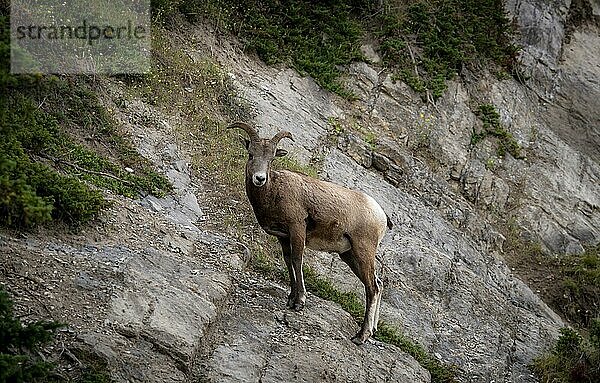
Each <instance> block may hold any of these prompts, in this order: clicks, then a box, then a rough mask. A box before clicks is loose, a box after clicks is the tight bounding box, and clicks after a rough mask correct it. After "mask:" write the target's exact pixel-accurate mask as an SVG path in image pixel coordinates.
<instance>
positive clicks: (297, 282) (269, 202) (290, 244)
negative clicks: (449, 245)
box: [228, 122, 392, 344]
mask: <svg viewBox="0 0 600 383" xmlns="http://www.w3.org/2000/svg"><path fill="white" fill-rule="evenodd" d="M228 128H239V129H242V130H243V131H245V132H246V133H247V134H248V138H249V139H245V138H244V139H243V141H244V144H245V146H246V149H247V151H248V162H247V163H246V194H247V195H248V199H249V200H250V204H251V205H252V208H253V210H254V214H255V215H256V219H257V221H258V223H259V224H260V226H261V227H262V228H263V230H264V231H265V232H267V233H268V234H271V235H274V236H276V237H277V239H278V240H279V243H280V244H281V249H282V251H283V258H284V260H285V264H286V266H287V269H288V273H289V277H290V286H291V292H290V295H289V296H288V302H287V306H288V307H289V308H293V309H294V310H296V311H299V310H302V309H303V307H304V303H305V301H306V290H305V287H304V277H303V274H302V256H303V253H304V247H305V246H306V247H308V248H310V249H313V250H318V251H327V252H335V253H338V254H339V255H340V257H341V259H342V260H343V261H344V262H345V263H346V264H348V266H350V269H352V271H353V272H354V274H356V276H357V277H358V278H359V279H360V280H361V282H362V283H363V284H364V286H365V296H366V306H365V317H364V320H363V323H362V326H361V329H360V331H359V332H358V333H357V334H356V335H355V336H354V337H353V338H352V341H353V342H354V343H356V344H362V343H364V342H366V340H367V339H368V338H369V337H370V336H371V335H372V334H373V333H374V332H375V331H376V330H377V322H378V319H379V306H380V303H381V292H382V288H383V283H382V282H381V280H380V279H379V278H378V277H377V275H376V274H375V252H376V251H377V247H378V246H379V243H380V242H381V239H382V238H383V236H384V234H385V231H386V226H387V227H389V228H391V227H392V223H391V221H390V219H389V218H388V216H387V215H386V214H385V212H384V211H383V209H382V208H381V206H379V204H378V203H377V202H375V200H374V199H373V198H372V197H370V196H368V195H367V194H365V193H362V192H358V191H355V190H350V189H347V188H345V187H342V186H339V185H336V184H333V183H330V182H325V181H320V180H316V179H313V178H310V177H308V176H305V175H303V174H299V173H295V172H291V171H287V170H280V171H275V170H271V162H272V161H273V159H274V158H275V157H281V156H285V155H286V154H287V152H286V151H285V150H283V149H278V148H277V144H278V143H279V141H280V140H281V139H283V138H289V139H291V140H292V141H293V138H292V134H291V133H290V132H287V131H280V132H279V133H277V134H276V135H275V136H274V137H273V138H271V139H265V138H259V136H258V133H257V131H256V130H255V129H254V128H253V127H252V126H250V125H248V124H246V123H243V122H236V123H234V124H232V125H230V126H228Z"/></svg>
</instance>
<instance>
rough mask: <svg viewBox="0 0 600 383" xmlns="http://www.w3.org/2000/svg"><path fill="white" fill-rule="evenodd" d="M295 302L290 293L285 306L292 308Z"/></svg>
mask: <svg viewBox="0 0 600 383" xmlns="http://www.w3.org/2000/svg"><path fill="white" fill-rule="evenodd" d="M295 303H296V300H295V299H294V296H293V295H292V294H290V296H289V297H288V300H287V305H286V306H287V308H288V309H293V308H294V304H295Z"/></svg>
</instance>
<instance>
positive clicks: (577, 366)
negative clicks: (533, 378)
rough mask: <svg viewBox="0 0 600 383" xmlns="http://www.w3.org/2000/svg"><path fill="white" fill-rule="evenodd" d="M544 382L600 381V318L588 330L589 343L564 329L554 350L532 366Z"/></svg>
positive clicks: (570, 329)
mask: <svg viewBox="0 0 600 383" xmlns="http://www.w3.org/2000/svg"><path fill="white" fill-rule="evenodd" d="M533 369H534V371H535V372H536V373H537V374H538V376H539V377H540V381H541V382H542V383H593V382H598V381H600V319H595V320H593V321H592V324H591V326H590V328H589V340H587V339H585V338H583V337H582V336H581V335H580V334H579V333H578V332H577V331H575V330H574V329H572V328H568V327H565V328H562V329H561V330H560V338H558V341H557V342H556V345H555V346H554V349H552V350H551V351H550V352H549V353H548V354H547V355H544V356H543V357H541V358H538V359H536V360H535V361H534V363H533Z"/></svg>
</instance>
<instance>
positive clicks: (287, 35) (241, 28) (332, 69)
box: [186, 0, 371, 98]
mask: <svg viewBox="0 0 600 383" xmlns="http://www.w3.org/2000/svg"><path fill="white" fill-rule="evenodd" d="M370 3H371V2H370V1H368V2H357V1H353V0H344V1H337V2H325V3H323V2H306V1H300V0H293V1H288V2H286V4H285V6H282V5H281V4H280V3H279V2H278V1H274V0H260V1H241V2H240V1H229V0H212V1H208V2H204V3H203V4H201V5H200V4H198V7H199V9H200V10H202V11H203V12H208V13H209V14H210V16H211V18H213V19H214V18H220V19H221V20H223V25H224V26H225V27H226V28H227V29H229V30H230V31H233V32H234V33H236V34H237V35H238V36H239V37H240V39H241V40H242V42H243V43H244V45H245V48H246V50H248V51H251V52H256V54H258V55H259V56H260V58H261V59H262V60H264V61H265V62H266V63H267V64H277V63H283V64H285V65H289V66H292V67H294V68H296V69H297V70H298V71H299V72H300V73H305V74H308V75H310V76H312V77H313V78H314V79H315V81H316V82H317V83H318V84H319V85H320V86H322V87H323V88H325V89H328V90H330V91H332V92H336V93H338V94H340V95H342V96H344V97H347V98H352V97H353V95H352V93H351V92H350V91H348V90H347V89H346V88H345V87H344V86H343V85H342V83H341V82H340V80H339V77H340V74H341V73H342V72H341V69H340V66H343V65H347V64H349V63H351V62H352V61H354V60H357V59H359V58H361V57H362V55H361V53H360V50H359V40H360V38H361V36H362V35H363V34H364V28H363V26H362V24H361V23H360V21H359V20H360V17H361V16H364V14H365V12H366V10H367V9H368V8H369V5H370ZM186 9H187V10H186V11H187V12H190V13H192V14H195V13H197V12H194V11H190V6H187V8H186Z"/></svg>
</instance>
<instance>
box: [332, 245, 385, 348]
mask: <svg viewBox="0 0 600 383" xmlns="http://www.w3.org/2000/svg"><path fill="white" fill-rule="evenodd" d="M358 251H359V250H357V249H355V248H353V249H351V250H349V251H347V252H345V253H342V254H340V257H341V258H342V260H343V261H344V262H346V264H348V266H350V268H351V269H352V272H353V273H354V274H355V275H356V276H357V277H358V279H360V281H361V282H362V283H363V285H364V286H365V297H366V302H365V315H364V320H363V323H362V326H361V329H360V331H359V332H358V333H357V334H356V335H355V336H354V337H353V338H352V342H354V343H355V344H357V345H361V344H363V343H365V342H366V341H367V339H369V337H370V336H371V335H372V334H373V331H374V328H376V326H377V325H373V322H374V321H375V317H376V316H377V315H376V311H377V301H378V300H377V298H378V293H380V291H379V290H378V285H377V284H376V282H375V261H374V257H366V259H365V258H361V257H358V256H357V253H358ZM360 254H361V255H363V254H364V255H366V254H369V252H368V251H366V250H363V253H360Z"/></svg>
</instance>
